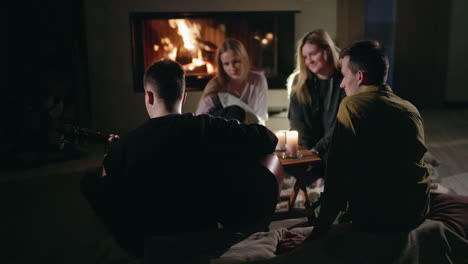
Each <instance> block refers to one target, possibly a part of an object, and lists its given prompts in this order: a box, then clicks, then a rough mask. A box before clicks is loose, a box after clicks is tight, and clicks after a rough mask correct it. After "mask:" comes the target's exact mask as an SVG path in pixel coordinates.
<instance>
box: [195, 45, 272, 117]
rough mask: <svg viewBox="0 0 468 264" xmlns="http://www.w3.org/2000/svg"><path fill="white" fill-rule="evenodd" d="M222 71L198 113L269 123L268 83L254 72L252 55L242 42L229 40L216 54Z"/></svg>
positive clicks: (209, 83) (207, 86)
mask: <svg viewBox="0 0 468 264" xmlns="http://www.w3.org/2000/svg"><path fill="white" fill-rule="evenodd" d="M216 63H217V66H218V72H217V74H216V76H215V77H214V78H213V79H211V80H210V81H209V82H208V84H207V85H206V87H205V90H204V91H203V95H202V97H201V99H200V103H199V105H198V109H197V111H196V114H197V115H199V114H211V115H216V116H222V117H225V118H228V119H237V120H239V121H240V122H243V123H261V124H265V121H266V120H267V118H268V110H267V91H268V84H267V81H266V78H265V76H264V75H263V74H262V73H258V72H254V71H251V70H250V63H249V56H248V55H247V52H246V51H245V48H244V45H242V43H241V42H240V41H238V40H235V39H227V40H225V41H224V42H223V44H222V45H221V47H220V48H219V49H218V51H217V54H216Z"/></svg>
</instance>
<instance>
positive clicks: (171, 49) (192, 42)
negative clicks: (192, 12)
mask: <svg viewBox="0 0 468 264" xmlns="http://www.w3.org/2000/svg"><path fill="white" fill-rule="evenodd" d="M168 22H169V26H170V27H171V28H174V29H177V34H179V35H180V36H181V37H182V40H183V42H184V47H185V49H187V50H189V51H190V52H191V54H192V56H193V57H192V62H190V63H187V64H185V65H183V67H184V69H185V70H188V71H193V70H195V69H196V68H197V67H201V66H204V65H205V66H206V72H207V73H209V74H213V73H214V72H215V68H214V66H213V65H212V64H211V63H210V62H208V61H205V60H204V59H203V54H202V50H201V48H200V43H198V39H200V31H201V25H200V24H198V23H193V22H190V21H188V20H185V19H169V21H168ZM162 43H163V44H164V50H165V51H166V52H168V57H169V58H171V59H172V60H175V59H176V57H177V47H175V46H174V45H173V44H172V43H171V41H170V40H169V38H162Z"/></svg>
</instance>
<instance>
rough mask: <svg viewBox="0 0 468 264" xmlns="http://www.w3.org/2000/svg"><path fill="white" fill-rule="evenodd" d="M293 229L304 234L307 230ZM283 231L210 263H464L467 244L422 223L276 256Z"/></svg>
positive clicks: (345, 236) (340, 237)
mask: <svg viewBox="0 0 468 264" xmlns="http://www.w3.org/2000/svg"><path fill="white" fill-rule="evenodd" d="M293 230H294V231H296V232H304V234H307V232H310V230H311V228H305V229H304V228H303V229H297V230H296V229H293ZM285 231H286V230H285V229H278V230H272V231H270V232H266V233H256V234H253V235H252V236H250V237H249V238H247V239H245V240H243V241H241V242H240V243H238V244H236V245H234V246H232V247H231V248H230V249H229V250H228V251H227V252H225V253H224V254H223V255H222V256H221V257H220V258H218V259H214V260H212V261H211V263H212V264H220V263H229V264H230V263H245V262H255V261H257V262H255V263H285V264H286V263H288V264H294V263H309V262H314V263H321V264H327V263H468V241H467V240H465V239H464V238H462V237H460V236H458V235H457V234H455V233H454V232H453V231H452V230H450V229H448V228H447V227H445V226H444V225H443V224H442V223H440V222H438V221H433V220H426V221H425V222H424V223H422V224H421V225H420V226H419V227H418V228H416V229H414V230H412V231H411V232H409V233H407V232H406V233H405V232H400V233H364V232H354V231H353V232H348V233H341V234H337V235H330V236H328V237H327V238H325V239H323V240H314V241H306V242H305V243H304V244H303V245H302V246H300V247H299V248H297V249H295V250H293V251H291V252H290V253H288V254H285V255H281V256H276V255H275V251H276V245H277V244H278V241H279V240H280V239H281V237H282V234H284V232H285Z"/></svg>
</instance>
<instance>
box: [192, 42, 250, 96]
mask: <svg viewBox="0 0 468 264" xmlns="http://www.w3.org/2000/svg"><path fill="white" fill-rule="evenodd" d="M228 50H232V51H234V52H235V53H236V54H237V55H238V56H239V57H240V59H241V64H242V72H241V76H240V80H246V79H247V76H248V75H249V71H250V61H249V55H248V54H247V51H246V50H245V47H244V45H242V43H241V42H240V41H238V40H236V39H226V40H225V41H224V42H223V44H221V47H219V49H218V50H217V52H216V66H217V73H216V76H215V77H214V78H213V79H211V81H210V82H209V83H208V85H207V86H206V87H205V89H204V90H203V95H202V97H201V99H200V103H201V101H203V99H204V98H205V97H206V96H208V95H211V94H215V93H219V92H225V91H226V87H227V85H228V83H229V79H230V78H229V76H228V75H227V73H226V72H225V71H224V67H223V63H222V62H221V55H222V54H223V53H224V52H226V51H228Z"/></svg>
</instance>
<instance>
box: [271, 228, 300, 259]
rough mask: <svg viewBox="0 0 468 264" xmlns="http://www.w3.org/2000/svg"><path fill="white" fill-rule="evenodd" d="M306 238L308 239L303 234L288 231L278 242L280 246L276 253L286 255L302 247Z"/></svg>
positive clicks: (277, 247)
mask: <svg viewBox="0 0 468 264" xmlns="http://www.w3.org/2000/svg"><path fill="white" fill-rule="evenodd" d="M306 238H307V237H306V236H304V235H302V234H299V233H296V232H292V231H286V233H285V234H284V237H283V238H282V239H281V240H280V241H279V242H278V245H277V246H276V253H277V254H284V253H286V252H288V251H291V250H293V249H295V248H296V247H298V246H299V245H301V244H302V243H303V242H304V241H305V240H306Z"/></svg>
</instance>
